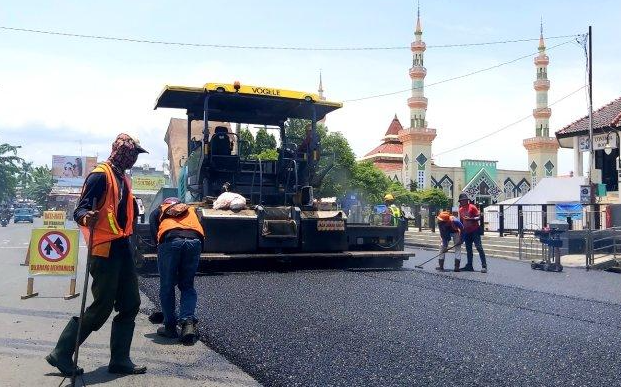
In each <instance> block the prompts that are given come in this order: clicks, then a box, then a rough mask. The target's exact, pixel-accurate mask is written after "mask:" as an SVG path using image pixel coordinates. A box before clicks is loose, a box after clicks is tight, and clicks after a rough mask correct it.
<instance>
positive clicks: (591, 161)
mask: <svg viewBox="0 0 621 387" xmlns="http://www.w3.org/2000/svg"><path fill="white" fill-rule="evenodd" d="M592 37H593V32H592V29H591V26H589V57H588V71H589V144H590V146H589V186H591V184H592V183H593V177H592V174H593V169H594V167H595V162H594V159H595V150H594V149H593V45H592Z"/></svg>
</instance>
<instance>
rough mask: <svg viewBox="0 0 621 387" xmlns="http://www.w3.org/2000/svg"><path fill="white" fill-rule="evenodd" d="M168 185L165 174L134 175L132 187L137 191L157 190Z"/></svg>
mask: <svg viewBox="0 0 621 387" xmlns="http://www.w3.org/2000/svg"><path fill="white" fill-rule="evenodd" d="M164 185H166V178H165V177H164V175H161V176H157V175H133V176H132V189H133V190H135V191H153V192H157V191H159V189H160V188H162V187H163V186H164Z"/></svg>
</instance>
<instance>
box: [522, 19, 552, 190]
mask: <svg viewBox="0 0 621 387" xmlns="http://www.w3.org/2000/svg"><path fill="white" fill-rule="evenodd" d="M549 63H550V59H549V58H548V56H547V55H546V45H545V42H544V40H543V22H542V23H541V26H540V35H539V54H538V55H537V56H536V57H535V68H536V69H537V77H536V79H535V82H534V85H533V86H534V88H535V92H536V95H537V100H536V105H535V109H534V110H533V117H535V137H532V138H527V139H525V140H524V147H525V148H526V150H527V151H528V170H529V171H530V174H531V186H533V187H534V186H535V185H536V184H537V182H539V181H540V180H541V179H542V178H544V177H553V176H556V175H557V172H558V169H557V154H558V147H559V145H558V141H556V138H555V137H550V116H551V115H552V110H551V109H550V108H549V107H548V90H550V81H549V80H548V64H549Z"/></svg>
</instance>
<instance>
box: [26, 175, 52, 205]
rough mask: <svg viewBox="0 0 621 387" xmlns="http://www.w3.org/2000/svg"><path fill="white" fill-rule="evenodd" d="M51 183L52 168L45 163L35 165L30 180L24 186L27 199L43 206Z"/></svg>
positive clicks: (50, 188) (50, 189)
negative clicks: (38, 165)
mask: <svg viewBox="0 0 621 387" xmlns="http://www.w3.org/2000/svg"><path fill="white" fill-rule="evenodd" d="M53 185H54V178H53V177H52V170H51V169H50V168H48V166H47V165H45V166H40V167H35V168H34V169H33V170H32V176H31V181H30V183H29V185H28V186H27V187H26V188H25V192H26V195H27V196H28V198H29V199H32V200H34V201H35V202H36V203H37V204H38V205H40V206H44V207H45V206H46V204H47V199H48V195H49V193H50V192H51V191H52V186H53Z"/></svg>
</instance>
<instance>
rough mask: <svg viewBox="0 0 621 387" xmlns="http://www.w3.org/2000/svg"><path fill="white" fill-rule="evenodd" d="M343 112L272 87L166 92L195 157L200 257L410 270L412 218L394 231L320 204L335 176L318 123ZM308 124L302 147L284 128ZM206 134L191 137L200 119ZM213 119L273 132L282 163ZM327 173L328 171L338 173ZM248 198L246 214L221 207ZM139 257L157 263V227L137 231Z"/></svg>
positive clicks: (188, 175)
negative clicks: (153, 231)
mask: <svg viewBox="0 0 621 387" xmlns="http://www.w3.org/2000/svg"><path fill="white" fill-rule="evenodd" d="M340 107H342V104H341V103H338V102H329V101H325V100H322V99H320V98H319V96H318V95H316V94H312V93H304V92H297V91H290V90H283V89H275V88H270V87H257V86H246V85H240V84H239V83H238V82H235V83H234V84H220V83H208V84H206V85H204V86H203V87H182V86H166V87H165V89H164V90H163V91H162V93H161V94H160V96H159V97H158V99H157V102H156V105H155V108H156V109H160V108H174V109H185V111H186V113H187V117H188V123H187V139H188V145H187V146H188V148H187V151H188V155H189V156H188V157H187V158H186V159H185V165H184V166H183V168H182V170H181V173H180V178H179V182H178V187H177V192H178V194H177V196H179V197H180V198H181V199H182V200H183V201H185V202H187V203H193V204H194V207H195V208H196V211H197V214H198V216H199V219H200V220H201V223H202V225H203V227H204V230H205V235H206V237H205V242H204V248H203V253H202V255H201V260H203V261H223V260H242V259H245V260H248V259H268V260H269V259H279V260H282V259H287V260H305V259H308V260H311V259H320V260H321V259H329V260H335V259H346V260H348V261H350V262H351V261H359V262H361V263H364V264H368V263H370V262H372V263H373V264H374V265H375V266H381V267H393V268H394V267H401V265H402V264H403V260H406V259H408V258H409V257H410V256H413V253H408V252H404V243H403V242H404V233H405V230H406V228H407V223H406V221H405V220H404V219H393V220H392V221H390V222H389V224H388V225H371V224H368V223H351V222H348V221H347V216H346V214H345V213H344V212H343V211H341V210H337V209H335V208H328V209H324V208H321V207H320V206H318V205H317V200H316V199H315V198H314V195H313V192H314V189H315V190H316V189H317V188H318V187H320V186H321V180H322V178H323V176H325V173H326V167H325V166H324V167H323V170H320V168H319V165H320V164H319V160H320V158H321V157H322V155H321V150H320V149H321V144H320V140H319V136H318V133H317V122H318V121H319V120H321V119H323V118H324V117H325V116H326V114H328V113H330V112H332V111H334V110H336V109H338V108H340ZM290 119H302V120H307V121H306V122H307V123H308V127H307V130H306V134H305V136H306V138H305V139H304V140H303V141H302V142H301V143H299V144H295V143H294V142H293V141H292V139H291V138H288V136H287V131H286V130H285V126H286V125H285V124H286V122H287V121H288V120H290ZM196 120H199V121H202V123H203V134H202V138H200V139H193V138H192V121H196ZM211 122H225V123H240V124H247V125H260V126H261V127H269V128H271V129H274V130H275V131H277V132H278V137H279V141H278V149H277V153H278V157H277V159H276V160H261V159H260V158H259V157H256V155H255V156H250V155H248V154H247V153H248V152H244V148H245V147H246V146H247V144H245V141H244V140H243V138H240V136H239V133H236V132H234V131H230V130H228V129H226V128H223V127H216V128H215V130H213V128H212V130H211V131H210V130H209V124H208V123H211ZM329 167H330V166H328V167H327V168H329ZM225 190H228V191H230V192H234V193H237V194H240V195H242V196H243V197H244V198H245V199H246V202H247V206H246V208H245V209H242V210H238V211H233V210H223V209H214V208H213V201H214V200H215V198H217V197H218V196H219V195H220V194H222V193H223V191H225ZM137 236H138V238H137V241H138V242H137V245H138V259H140V260H153V259H155V258H156V254H155V249H154V245H155V244H154V243H153V241H151V238H150V237H149V231H148V225H147V224H139V225H138V227H137Z"/></svg>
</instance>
